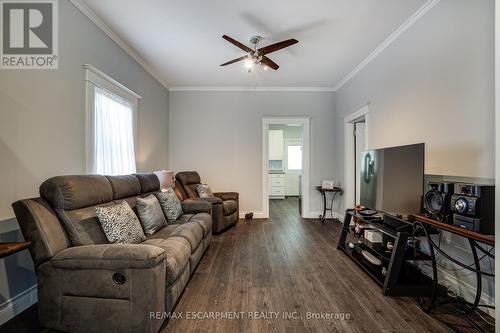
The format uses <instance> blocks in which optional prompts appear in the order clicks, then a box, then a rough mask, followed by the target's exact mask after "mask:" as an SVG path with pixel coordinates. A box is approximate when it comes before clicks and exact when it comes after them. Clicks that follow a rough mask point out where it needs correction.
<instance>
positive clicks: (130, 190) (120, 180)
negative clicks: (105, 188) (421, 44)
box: [106, 175, 141, 200]
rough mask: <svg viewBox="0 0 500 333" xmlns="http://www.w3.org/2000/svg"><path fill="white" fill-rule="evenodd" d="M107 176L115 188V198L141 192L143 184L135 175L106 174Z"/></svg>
mask: <svg viewBox="0 0 500 333" xmlns="http://www.w3.org/2000/svg"><path fill="white" fill-rule="evenodd" d="M106 178H107V179H108V181H109V183H110V184H111V188H112V189H113V199H114V200H118V199H123V198H127V197H132V196H135V195H139V194H141V184H140V183H139V179H137V177H135V176H132V175H126V176H106Z"/></svg>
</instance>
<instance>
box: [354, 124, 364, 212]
mask: <svg viewBox="0 0 500 333" xmlns="http://www.w3.org/2000/svg"><path fill="white" fill-rule="evenodd" d="M365 135H366V133H365V123H364V122H357V123H355V124H354V149H355V154H354V156H356V162H355V163H356V164H355V165H356V170H355V176H354V177H355V179H356V189H355V193H356V205H358V204H359V203H360V193H361V192H360V190H361V182H360V180H361V162H362V161H361V152H362V151H364V150H365V149H366V147H365V142H366V140H365Z"/></svg>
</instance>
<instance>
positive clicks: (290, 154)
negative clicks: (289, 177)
mask: <svg viewBox="0 0 500 333" xmlns="http://www.w3.org/2000/svg"><path fill="white" fill-rule="evenodd" d="M287 169H288V170H302V146H292V145H290V146H287Z"/></svg>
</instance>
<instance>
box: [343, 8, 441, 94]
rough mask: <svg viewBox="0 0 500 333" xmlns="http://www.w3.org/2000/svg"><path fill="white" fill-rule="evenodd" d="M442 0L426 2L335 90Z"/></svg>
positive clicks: (344, 78) (345, 77)
mask: <svg viewBox="0 0 500 333" xmlns="http://www.w3.org/2000/svg"><path fill="white" fill-rule="evenodd" d="M440 1H441V0H428V1H427V2H426V3H424V4H423V5H422V6H421V7H420V8H419V9H418V10H417V11H416V12H415V13H413V15H412V16H410V17H409V18H408V19H407V20H406V21H405V22H404V23H403V24H402V25H400V26H399V27H398V28H397V29H396V30H395V31H394V32H393V33H392V34H390V35H389V37H387V38H386V39H385V40H384V41H383V42H382V43H381V44H380V45H379V46H377V48H375V50H373V51H372V52H371V53H370V54H369V55H368V57H366V58H365V59H364V60H363V61H361V63H359V65H357V66H356V67H354V69H353V70H352V71H351V72H350V73H349V74H347V75H346V76H344V77H343V78H342V79H341V80H340V81H339V82H338V83H337V84H336V85H335V86H334V87H333V91H337V90H339V89H340V88H342V86H344V85H345V84H346V83H347V82H349V81H350V80H351V79H352V78H353V77H354V76H355V75H356V74H358V73H359V72H360V71H361V70H362V69H363V68H365V67H366V66H367V65H368V64H369V63H370V62H372V61H373V60H374V59H375V58H376V57H377V56H378V55H379V54H380V53H382V51H384V50H385V49H386V48H388V47H389V46H390V45H391V44H392V43H394V42H395V41H396V40H397V39H398V38H399V37H401V35H403V34H404V33H405V32H406V31H407V30H408V29H410V28H411V27H412V26H413V25H414V24H415V23H417V22H418V21H419V20H420V19H421V18H422V17H424V15H425V14H427V13H428V12H429V11H430V10H431V9H432V8H433V7H434V6H436V5H437V4H438V3H439V2H440Z"/></svg>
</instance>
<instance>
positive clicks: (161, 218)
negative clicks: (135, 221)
mask: <svg viewBox="0 0 500 333" xmlns="http://www.w3.org/2000/svg"><path fill="white" fill-rule="evenodd" d="M135 202H136V204H135V207H136V210H137V215H139V220H140V221H141V225H142V229H143V230H144V233H145V234H146V236H149V235H152V234H154V233H155V232H157V231H158V230H160V229H161V228H163V227H165V226H166V225H167V220H166V219H165V215H163V211H162V209H161V206H160V203H159V202H158V199H156V197H155V196H154V195H152V194H151V195H149V196H147V197H145V198H137V199H136V200H135Z"/></svg>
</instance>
